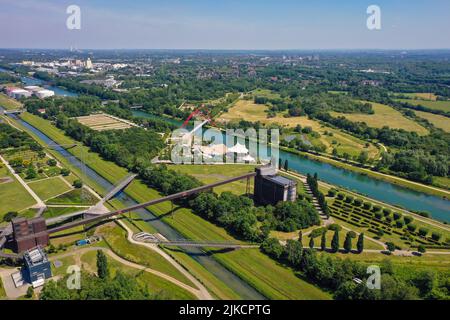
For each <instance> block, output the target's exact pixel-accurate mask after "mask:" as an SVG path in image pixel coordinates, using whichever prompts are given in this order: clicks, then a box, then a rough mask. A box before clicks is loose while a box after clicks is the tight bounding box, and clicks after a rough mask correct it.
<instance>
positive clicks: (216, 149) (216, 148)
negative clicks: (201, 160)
mask: <svg viewBox="0 0 450 320" xmlns="http://www.w3.org/2000/svg"><path fill="white" fill-rule="evenodd" d="M200 150H201V151H202V153H203V154H204V155H210V156H214V155H223V154H225V153H227V147H226V146H225V145H224V144H213V145H209V146H201V147H200Z"/></svg>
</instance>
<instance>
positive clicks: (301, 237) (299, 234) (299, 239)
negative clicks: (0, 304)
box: [298, 230, 303, 243]
mask: <svg viewBox="0 0 450 320" xmlns="http://www.w3.org/2000/svg"><path fill="white" fill-rule="evenodd" d="M302 240H303V231H302V230H300V231H299V232H298V242H300V243H302Z"/></svg>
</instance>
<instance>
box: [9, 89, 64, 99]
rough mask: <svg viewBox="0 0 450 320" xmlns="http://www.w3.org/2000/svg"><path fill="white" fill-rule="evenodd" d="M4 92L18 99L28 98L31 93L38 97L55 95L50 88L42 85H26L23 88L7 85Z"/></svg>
mask: <svg viewBox="0 0 450 320" xmlns="http://www.w3.org/2000/svg"><path fill="white" fill-rule="evenodd" d="M5 91H6V94H7V95H8V96H9V97H11V98H14V99H20V98H23V97H25V98H28V97H31V96H32V95H34V96H36V97H38V98H41V99H43V98H47V97H52V96H54V95H55V92H54V91H52V90H48V89H44V88H42V87H38V86H26V87H25V88H23V89H22V88H17V87H7V88H6V89H5Z"/></svg>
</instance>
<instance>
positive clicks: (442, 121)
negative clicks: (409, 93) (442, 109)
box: [414, 111, 450, 132]
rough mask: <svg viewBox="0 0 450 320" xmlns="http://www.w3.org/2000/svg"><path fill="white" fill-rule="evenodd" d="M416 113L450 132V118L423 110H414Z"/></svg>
mask: <svg viewBox="0 0 450 320" xmlns="http://www.w3.org/2000/svg"><path fill="white" fill-rule="evenodd" d="M414 113H415V114H416V115H417V116H418V117H420V118H423V119H426V120H428V121H429V122H430V123H431V124H432V125H433V126H435V127H436V128H440V129H442V130H444V131H445V132H450V118H447V117H444V116H441V115H438V114H433V113H429V112H423V111H414Z"/></svg>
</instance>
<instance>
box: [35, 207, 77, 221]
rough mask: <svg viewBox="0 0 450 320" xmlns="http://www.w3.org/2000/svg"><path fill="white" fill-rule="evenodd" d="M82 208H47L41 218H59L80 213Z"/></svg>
mask: <svg viewBox="0 0 450 320" xmlns="http://www.w3.org/2000/svg"><path fill="white" fill-rule="evenodd" d="M81 210H83V208H77V207H47V210H45V211H44V214H43V217H44V218H46V219H49V218H54V217H59V216H62V215H64V214H68V213H72V212H77V211H81Z"/></svg>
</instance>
